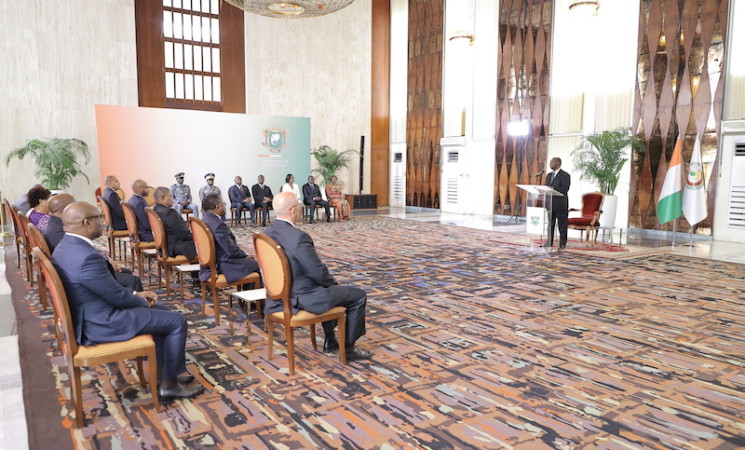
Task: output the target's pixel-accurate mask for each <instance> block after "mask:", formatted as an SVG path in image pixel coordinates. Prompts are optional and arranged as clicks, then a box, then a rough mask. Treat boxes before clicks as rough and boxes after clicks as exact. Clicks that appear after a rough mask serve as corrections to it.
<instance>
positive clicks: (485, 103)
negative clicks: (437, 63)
mask: <svg viewBox="0 0 745 450" xmlns="http://www.w3.org/2000/svg"><path fill="white" fill-rule="evenodd" d="M498 11H499V9H498V5H497V2H495V1H493V0H468V1H463V0H446V2H445V45H444V48H445V50H444V68H443V70H444V77H443V79H444V85H443V96H442V97H443V103H444V104H443V132H444V135H445V138H444V139H443V141H442V144H443V145H444V147H443V151H442V157H443V161H442V168H443V174H442V177H441V180H442V186H441V189H440V192H441V194H440V196H441V198H440V208H441V210H442V211H443V212H454V213H465V214H486V215H491V214H493V211H494V198H493V193H492V192H493V186H494V161H495V153H494V145H495V140H494V134H495V130H496V116H495V115H496V102H497V83H496V79H497V65H496V61H497V48H498V34H497V33H498V30H499V24H498ZM459 31H465V32H467V33H469V34H471V35H473V37H474V40H473V43H472V44H471V45H468V42H467V40H466V39H454V40H452V41H451V40H450V37H452V36H453V35H454V34H455V33H457V32H459ZM454 150H457V151H458V153H459V162H458V163H457V164H455V165H452V164H450V163H448V162H447V156H448V151H454ZM454 182H455V183H457V185H458V195H457V199H458V200H457V203H449V202H448V201H447V192H448V183H451V184H452V183H454Z"/></svg>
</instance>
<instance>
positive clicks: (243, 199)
mask: <svg viewBox="0 0 745 450" xmlns="http://www.w3.org/2000/svg"><path fill="white" fill-rule="evenodd" d="M228 197H229V198H230V207H231V208H235V209H236V214H237V215H238V223H241V215H242V214H241V209H242V208H244V207H245V208H248V212H249V213H250V214H251V223H256V213H255V207H254V204H253V203H251V202H249V201H248V200H247V199H248V198H249V197H250V194H249V192H248V186H244V185H241V186H240V187H238V185H237V184H234V185H232V186H230V189H228Z"/></svg>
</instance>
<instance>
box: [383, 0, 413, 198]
mask: <svg viewBox="0 0 745 450" xmlns="http://www.w3.org/2000/svg"><path fill="white" fill-rule="evenodd" d="M408 42H409V1H408V0H391V65H390V71H391V75H390V89H391V92H390V111H389V124H390V127H389V135H390V142H389V145H390V150H389V152H390V161H391V163H390V189H389V192H390V194H389V203H388V204H389V205H391V206H397V207H404V206H406V110H407V106H408V102H407V100H408V97H407V90H408V64H409V44H408ZM396 153H401V154H402V155H403V160H402V161H401V162H398V163H397V162H395V158H394V156H395V154H396Z"/></svg>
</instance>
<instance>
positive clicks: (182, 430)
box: [29, 217, 745, 449]
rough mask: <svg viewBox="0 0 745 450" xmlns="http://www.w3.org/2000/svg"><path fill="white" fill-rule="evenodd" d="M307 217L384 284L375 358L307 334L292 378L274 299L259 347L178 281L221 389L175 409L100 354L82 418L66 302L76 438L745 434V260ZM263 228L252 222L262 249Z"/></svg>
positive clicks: (372, 319) (107, 442)
mask: <svg viewBox="0 0 745 450" xmlns="http://www.w3.org/2000/svg"><path fill="white" fill-rule="evenodd" d="M302 227H303V228H304V229H306V230H307V231H308V232H309V233H311V235H312V236H313V238H314V240H315V242H316V246H317V248H318V250H319V253H320V254H321V255H322V257H323V258H324V260H325V261H326V262H327V264H328V265H329V267H330V268H331V269H332V273H334V274H335V275H336V276H337V279H338V280H339V281H340V282H342V283H353V284H356V285H358V286H360V287H362V288H364V289H366V290H367V292H368V296H369V303H368V334H367V336H366V337H364V338H363V339H361V340H360V342H359V343H358V344H359V345H360V346H361V347H363V348H368V349H371V350H374V352H375V355H374V356H373V358H372V359H371V360H370V361H366V362H355V363H351V364H349V365H347V366H344V365H341V364H340V363H339V361H338V358H337V356H336V355H324V354H323V353H321V352H316V351H314V350H313V349H312V348H311V346H310V342H309V337H308V335H307V333H302V332H300V333H298V334H297V335H296V342H297V343H298V346H297V361H296V367H297V372H296V375H295V376H294V377H289V376H288V375H287V359H286V358H285V356H284V355H283V354H281V353H283V352H284V346H283V344H284V342H283V341H282V339H283V338H282V337H281V336H280V335H279V334H277V337H278V338H280V342H279V343H277V344H276V347H275V349H276V352H277V353H279V354H278V355H276V356H275V357H274V359H273V360H272V361H269V360H268V359H267V356H266V353H267V348H266V334H265V332H264V331H263V327H262V325H261V323H260V321H257V320H254V319H255V317H256V316H255V314H252V316H251V317H252V320H253V321H252V323H251V324H250V326H251V343H252V349H250V350H249V349H248V348H246V346H245V343H246V328H245V326H246V324H245V320H244V319H238V323H237V327H236V333H235V335H234V336H230V335H229V333H228V329H227V321H223V323H222V325H221V326H219V327H218V326H215V324H214V320H213V317H212V315H211V314H209V313H208V314H207V316H203V315H201V314H200V302H199V301H198V298H196V299H195V298H193V294H191V293H189V294H187V297H186V298H185V299H181V298H177V297H176V296H172V297H171V298H166V297H165V295H164V291H162V292H161V298H162V299H163V302H164V303H166V304H168V305H170V306H171V307H172V308H173V309H174V310H177V311H182V312H183V313H184V314H187V315H188V317H189V327H190V336H189V340H188V342H187V349H188V356H187V358H188V360H187V362H188V367H189V370H190V372H191V373H193V374H195V375H196V376H197V379H198V381H199V382H200V383H202V384H203V385H204V386H205V387H206V388H207V393H205V394H203V395H201V396H199V397H198V398H196V399H194V400H193V401H177V402H173V403H171V404H170V405H169V407H168V408H167V409H165V410H164V412H162V413H161V414H157V413H156V412H155V410H154V409H153V406H152V401H151V398H150V394H149V393H145V392H143V391H142V390H141V389H139V386H138V385H137V376H136V374H135V373H134V369H133V366H132V365H127V366H125V365H109V366H102V367H94V368H91V369H90V370H87V371H86V372H85V378H84V392H83V395H84V402H85V405H84V410H85V414H86V419H87V423H86V425H87V426H86V427H85V428H83V429H81V430H75V429H74V428H73V427H72V423H73V413H72V411H71V410H70V408H71V404H70V403H69V401H68V400H67V398H68V397H67V392H66V389H67V386H68V381H67V379H66V378H67V377H66V371H65V368H63V367H60V368H59V369H56V364H62V363H63V361H62V359H61V358H60V356H59V353H58V352H57V351H56V350H54V345H53V335H52V328H51V320H50V319H49V315H48V314H46V315H43V316H42V317H44V318H45V321H44V323H45V325H46V334H45V337H44V341H45V342H46V343H48V348H49V350H48V354H49V357H50V358H51V359H52V361H53V367H55V370H56V372H55V373H56V376H57V379H58V386H59V400H60V405H59V406H60V409H59V411H58V412H59V414H60V415H61V420H62V421H63V424H64V425H65V426H66V427H68V428H69V429H70V436H71V438H72V440H73V441H74V442H75V443H76V446H77V447H78V448H125V449H126V448H231V449H232V448H249V449H260V448H285V449H290V448H292V449H295V448H350V449H351V448H386V449H389V448H437V449H439V448H458V449H465V448H525V449H536V448H736V447H742V446H745V437H744V436H745V368H744V366H745V337H744V335H745V333H744V332H745V303H743V298H745V272H744V271H743V270H742V269H743V266H742V265H736V264H727V263H722V262H716V261H708V260H699V259H696V260H694V259H688V258H684V257H679V256H674V255H670V254H657V255H651V256H649V255H647V256H642V257H638V258H631V259H607V258H600V257H588V256H578V255H576V254H573V253H569V252H561V253H552V254H536V253H533V252H528V251H524V250H523V249H521V248H520V247H516V246H514V245H508V244H504V243H499V242H498V239H497V237H498V236H495V233H493V232H488V231H480V230H472V229H465V228H458V227H449V226H442V225H433V224H424V223H418V222H412V221H406V220H397V219H387V218H381V217H359V218H354V220H352V221H350V222H345V223H331V224H316V225H303V226H302ZM250 231H251V230H250V229H249V230H246V229H237V231H236V234H237V235H238V236H239V240H240V241H241V242H243V243H244V244H245V245H244V247H245V248H247V249H249V244H248V243H249V242H250ZM250 251H251V252H252V249H250ZM35 296H36V292H35V291H30V293H29V298H30V299H34V298H35ZM225 297H226V295H224V296H223V298H225ZM29 304H30V307H31V308H33V309H36V310H38V302H36V301H33V302H30V303H29ZM225 304H227V302H225ZM241 317H243V318H245V315H244V314H241ZM319 335H320V336H322V335H323V333H322V331H321V330H320V328H319ZM91 418H93V420H91Z"/></svg>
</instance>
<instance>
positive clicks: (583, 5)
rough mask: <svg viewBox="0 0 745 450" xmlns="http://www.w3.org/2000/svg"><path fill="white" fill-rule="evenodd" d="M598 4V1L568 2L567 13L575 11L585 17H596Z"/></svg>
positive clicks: (579, 0) (575, 0)
mask: <svg viewBox="0 0 745 450" xmlns="http://www.w3.org/2000/svg"><path fill="white" fill-rule="evenodd" d="M599 8H600V2H599V1H598V0H570V2H569V11H576V12H578V13H581V14H585V15H587V16H597V15H598V9H599Z"/></svg>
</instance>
